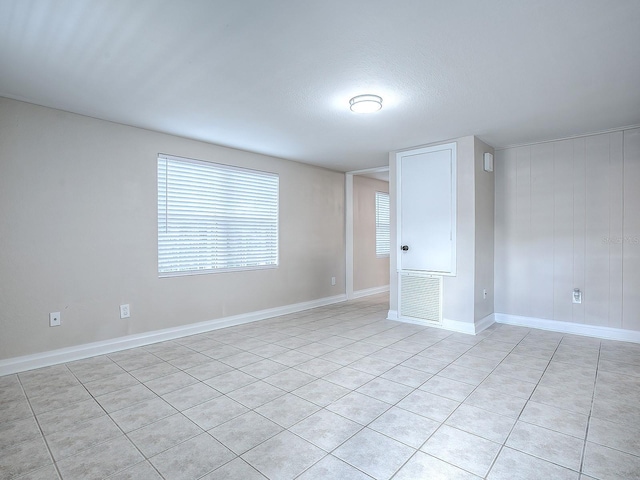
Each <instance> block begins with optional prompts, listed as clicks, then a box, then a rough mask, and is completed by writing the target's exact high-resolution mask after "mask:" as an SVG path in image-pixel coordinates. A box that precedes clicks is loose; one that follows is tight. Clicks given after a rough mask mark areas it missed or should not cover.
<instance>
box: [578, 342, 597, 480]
mask: <svg viewBox="0 0 640 480" xmlns="http://www.w3.org/2000/svg"><path fill="white" fill-rule="evenodd" d="M601 353H602V342H600V346H599V348H598V361H597V363H596V374H595V376H594V378H593V392H592V393H591V406H590V408H589V417H588V418H587V429H586V431H585V433H584V443H583V444H582V453H581V455H580V472H582V471H583V469H584V460H585V454H586V453H587V441H588V438H589V427H590V426H591V419H592V418H593V416H592V413H593V403H594V401H595V397H596V385H597V383H598V368H599V366H600V355H601Z"/></svg>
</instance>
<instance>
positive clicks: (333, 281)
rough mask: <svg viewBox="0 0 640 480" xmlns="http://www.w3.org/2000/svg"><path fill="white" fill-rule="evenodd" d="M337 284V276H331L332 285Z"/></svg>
mask: <svg viewBox="0 0 640 480" xmlns="http://www.w3.org/2000/svg"><path fill="white" fill-rule="evenodd" d="M335 284H336V277H331V285H335Z"/></svg>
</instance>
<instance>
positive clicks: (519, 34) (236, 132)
mask: <svg viewBox="0 0 640 480" xmlns="http://www.w3.org/2000/svg"><path fill="white" fill-rule="evenodd" d="M361 93H375V94H378V95H381V96H382V97H383V98H384V107H383V109H382V110H381V111H380V112H378V113H376V114H373V115H370V116H364V115H357V114H354V113H351V112H350V111H349V108H348V101H349V98H351V97H352V96H354V95H357V94H361ZM0 96H5V97H9V98H14V99H19V100H25V101H28V102H32V103H35V104H39V105H45V106H50V107H55V108H59V109H62V110H68V111H71V112H76V113H80V114H84V115H89V116H92V117H97V118H102V119H106V120H112V121H115V122H120V123H124V124H128V125H135V126H140V127H144V128H149V129H153V130H158V131H162V132H168V133H173V134H176V135H182V136H185V137H189V138H194V139H200V140H205V141H208V142H212V143H216V144H221V145H227V146H231V147H236V148H240V149H245V150H251V151H255V152H260V153H265V154H269V155H275V156H278V157H284V158H288V159H292V160H298V161H302V162H308V163H312V164H316V165H322V166H326V167H329V168H333V169H336V170H341V171H348V170H358V169H364V168H370V167H377V166H381V165H386V164H387V163H388V156H387V152H389V151H391V150H396V149H401V148H407V147H412V146H416V145H420V144H425V143H430V142H435V141H440V140H446V139H450V138H454V137H459V136H464V135H472V134H475V135H478V136H479V137H480V138H481V139H483V140H484V141H486V142H487V143H489V144H491V145H493V146H495V147H501V146H506V145H513V144H521V143H529V142H536V141H542V140H549V139H555V138H560V137H565V136H571V135H576V134H584V133H591V132H596V131H602V130H606V129H612V128H616V127H621V126H629V125H638V124H640V1H638V0H563V1H558V0H528V1H525V0H483V1H478V0H393V1H391V0H389V1H387V0H319V1H312V0H269V1H265V0H168V1H163V0H64V1H62V0H30V1H28V0H0ZM175 153H179V152H175Z"/></svg>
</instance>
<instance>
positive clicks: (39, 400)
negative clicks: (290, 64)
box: [0, 295, 640, 480]
mask: <svg viewBox="0 0 640 480" xmlns="http://www.w3.org/2000/svg"><path fill="white" fill-rule="evenodd" d="M387 308H388V297H387V296H385V295H380V296H373V297H368V298H365V299H360V300H358V301H353V302H347V303H342V304H338V305H331V306H327V307H322V308H316V309H313V310H309V311H305V312H301V313H297V314H291V315H286V316H282V317H278V318H273V319H270V320H265V321H261V322H257V323H252V324H247V325H243V326H238V327H233V328H226V329H222V330H215V331H211V332H208V333H204V334H200V335H195V336H191V337H185V338H181V339H178V340H174V341H170V342H163V343H157V344H154V345H149V346H146V347H142V348H135V349H131V350H125V351H121V352H117V353H113V354H110V355H104V356H99V357H94V358H89V359H86V360H81V361H77V362H71V363H67V364H65V365H57V366H53V367H47V368H43V369H39V370H33V371H29V372H24V373H20V374H18V375H9V376H5V377H0V479H14V478H20V479H43V480H44V479H59V478H62V479H65V480H73V479H83V480H86V479H93V478H109V479H112V480H115V479H121V480H123V479H142V480H145V479H149V480H151V479H160V478H164V479H168V480H169V479H171V480H172V479H200V478H202V479H242V480H252V479H264V478H265V477H266V478H270V479H278V480H285V479H294V478H298V479H301V480H312V479H324V480H326V479H340V480H349V479H370V478H375V479H389V478H393V479H395V480H401V479H402V480H416V479H478V478H485V479H489V480H498V479H509V480H514V479H536V480H538V479H575V480H579V479H581V480H588V479H601V480H615V479H638V478H640V434H638V432H640V345H637V344H631V343H623V342H615V341H605V340H598V339H593V338H587V337H579V336H574V335H563V334H560V333H553V332H546V331H541V330H533V329H528V328H521V327H513V326H507V325H494V326H492V327H491V328H490V329H488V330H487V331H485V332H483V333H481V334H480V335H477V336H469V335H464V334H458V333H451V332H448V331H444V330H439V329H436V328H428V327H423V326H417V325H412V324H404V323H399V322H393V321H388V320H385V316H386V312H387Z"/></svg>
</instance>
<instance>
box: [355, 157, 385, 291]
mask: <svg viewBox="0 0 640 480" xmlns="http://www.w3.org/2000/svg"><path fill="white" fill-rule="evenodd" d="M381 172H389V167H388V166H386V167H377V168H367V169H364V170H352V171H350V172H345V174H344V177H345V178H344V181H345V212H346V215H345V243H346V244H345V247H346V248H345V293H346V295H347V300H352V299H354V298H356V296H355V295H354V292H353V177H354V175H367V174H369V173H381ZM389 277H391V275H389ZM389 281H391V278H389Z"/></svg>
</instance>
